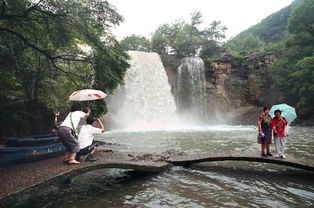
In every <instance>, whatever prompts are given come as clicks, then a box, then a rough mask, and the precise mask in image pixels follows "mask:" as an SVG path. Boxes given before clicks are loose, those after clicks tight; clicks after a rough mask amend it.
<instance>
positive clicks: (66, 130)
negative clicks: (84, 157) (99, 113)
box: [58, 104, 91, 165]
mask: <svg viewBox="0 0 314 208" xmlns="http://www.w3.org/2000/svg"><path fill="white" fill-rule="evenodd" d="M81 109H82V108H81V105H79V104H73V105H72V107H71V112H70V113H69V114H68V115H67V117H66V118H65V120H64V121H63V122H62V123H61V125H60V126H59V127H58V135H59V137H60V139H61V141H62V143H63V145H64V146H65V149H66V155H65V157H64V159H63V162H64V163H68V164H70V165H72V164H79V163H80V162H79V161H76V160H75V156H76V153H77V152H79V151H80V146H79V143H78V139H77V138H76V135H77V134H76V132H77V129H76V128H77V126H78V124H79V122H80V120H81V118H83V117H88V116H89V115H90V112H91V109H90V108H87V113H84V112H83V111H82V110H81Z"/></svg>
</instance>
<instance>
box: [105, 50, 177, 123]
mask: <svg viewBox="0 0 314 208" xmlns="http://www.w3.org/2000/svg"><path fill="white" fill-rule="evenodd" d="M128 53H129V55H130V56H131V60H130V62H129V63H130V65H131V67H130V68H129V69H128V70H127V72H126V74H125V77H124V83H125V85H123V86H119V87H118V88H117V89H116V90H115V91H114V92H113V95H112V96H111V97H110V98H109V99H110V100H109V120H110V127H112V128H113V129H121V128H122V129H124V128H130V129H138V128H144V129H145V128H164V127H171V126H177V125H178V123H179V119H178V116H177V113H176V105H175V101H174V97H173V95H172V94H171V88H170V85H169V83H168V78H167V75H166V72H165V69H164V67H163V65H162V62H161V59H160V57H159V55H158V54H157V53H146V52H139V51H129V52H128Z"/></svg>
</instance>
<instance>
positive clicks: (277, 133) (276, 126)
mask: <svg viewBox="0 0 314 208" xmlns="http://www.w3.org/2000/svg"><path fill="white" fill-rule="evenodd" d="M287 124H288V121H287V120H286V119H285V118H284V117H282V116H281V111H280V110H275V117H274V118H273V119H272V127H273V130H274V142H275V149H276V152H277V155H276V157H280V158H283V159H284V158H286V156H285V145H286V139H285V138H284V137H285V126H286V125H287Z"/></svg>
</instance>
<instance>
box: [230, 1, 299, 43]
mask: <svg viewBox="0 0 314 208" xmlns="http://www.w3.org/2000/svg"><path fill="white" fill-rule="evenodd" d="M301 2H303V0H295V1H293V2H292V3H291V4H290V5H289V6H287V7H285V8H283V9H281V10H279V11H278V12H275V13H273V14H271V15H269V16H268V17H266V18H265V19H263V20H262V21H261V22H260V23H258V24H256V25H254V26H252V27H250V28H248V29H247V30H244V31H242V32H241V33H239V34H238V35H236V36H235V37H234V38H232V39H231V40H230V41H232V40H235V39H237V38H238V37H240V36H245V35H248V34H253V35H255V36H257V37H259V38H260V39H261V40H262V41H263V42H265V43H275V42H280V41H282V40H285V39H286V38H287V37H288V36H289V33H288V31H287V29H286V27H287V23H288V18H289V16H290V13H291V11H292V10H293V8H294V7H296V6H297V5H299V4H300V3H301Z"/></svg>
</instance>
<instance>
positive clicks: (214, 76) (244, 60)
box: [162, 53, 276, 124]
mask: <svg viewBox="0 0 314 208" xmlns="http://www.w3.org/2000/svg"><path fill="white" fill-rule="evenodd" d="M274 59H275V57H274V56H273V55H271V54H261V53H250V54H246V55H245V56H242V57H234V56H231V55H229V54H224V55H222V56H220V57H219V58H217V59H215V60H213V61H210V62H206V71H205V78H206V84H205V87H206V92H205V93H206V99H207V103H208V112H209V114H210V117H211V118H212V122H213V123H217V122H220V123H237V124H256V120H257V116H258V114H259V113H260V109H261V106H270V105H271V104H273V103H275V100H276V93H275V92H274V91H272V90H271V88H270V84H271V82H272V79H271V76H270V70H271V65H272V63H273V61H274ZM162 61H163V64H164V66H165V69H166V72H167V75H168V81H169V83H170V85H171V86H172V88H173V87H174V86H175V80H176V76H177V67H178V65H179V63H180V59H179V58H177V57H174V56H165V57H162ZM208 122H211V121H210V119H209V121H208Z"/></svg>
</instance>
